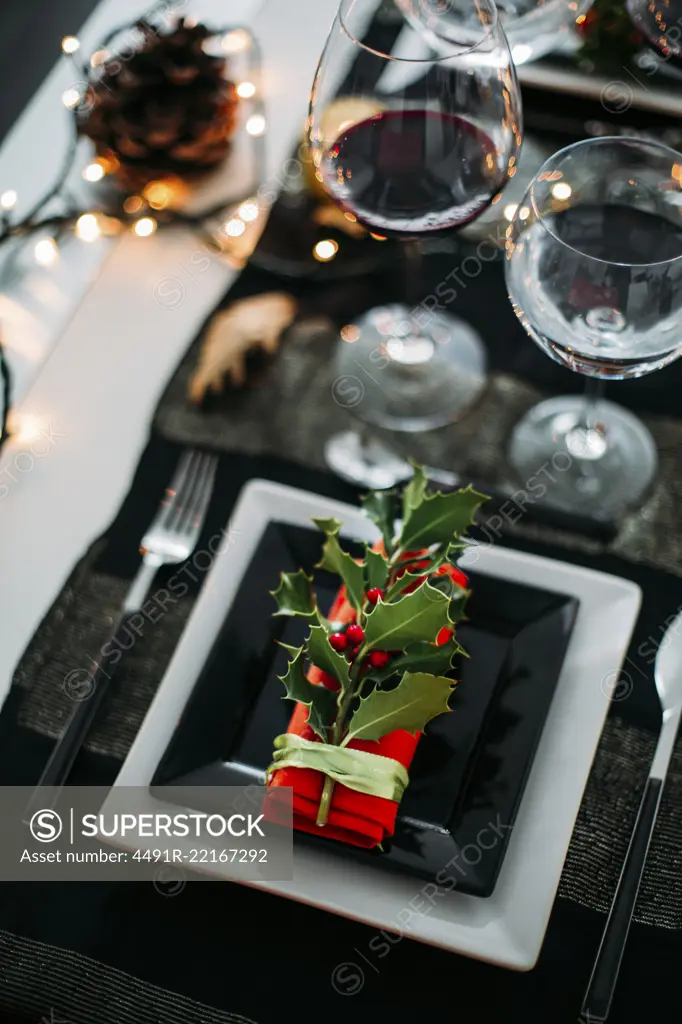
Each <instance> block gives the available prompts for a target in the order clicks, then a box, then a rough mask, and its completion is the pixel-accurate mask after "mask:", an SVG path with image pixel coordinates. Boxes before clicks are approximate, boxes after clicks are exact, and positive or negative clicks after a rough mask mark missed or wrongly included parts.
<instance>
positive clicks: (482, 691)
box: [153, 522, 578, 896]
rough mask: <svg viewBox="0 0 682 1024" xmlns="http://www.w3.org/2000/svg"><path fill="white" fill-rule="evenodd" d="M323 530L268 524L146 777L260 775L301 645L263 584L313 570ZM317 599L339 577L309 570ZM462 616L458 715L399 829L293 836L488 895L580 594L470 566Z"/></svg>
mask: <svg viewBox="0 0 682 1024" xmlns="http://www.w3.org/2000/svg"><path fill="white" fill-rule="evenodd" d="M322 541H323V537H322V535H321V534H320V533H319V532H318V531H316V530H314V529H313V528H310V529H309V528H307V527H300V526H290V525H285V524H282V523H277V522H272V523H270V524H269V525H268V527H267V529H266V531H265V532H264V534H263V537H262V540H261V543H260V545H259V547H258V550H257V552H256V554H255V555H254V557H253V559H252V561H251V565H250V567H249V569H248V572H247V573H246V575H245V577H244V579H243V581H242V585H241V587H240V590H239V593H238V596H237V598H236V600H235V602H234V604H233V605H232V607H231V608H230V610H229V612H228V613H227V614H226V617H225V622H224V624H223V627H222V629H221V631H220V634H219V636H218V638H217V640H216V642H215V644H214V646H213V649H212V651H211V653H210V655H209V657H208V659H207V661H206V664H205V665H204V667H203V671H202V673H201V675H200V677H199V680H198V681H197V684H196V687H195V689H194V691H193V693H192V696H191V698H190V700H189V702H188V704H187V707H186V708H185V711H184V714H183V715H182V717H181V719H180V721H179V723H178V726H177V728H176V730H175V733H174V735H173V738H172V740H171V742H170V744H169V746H168V748H167V750H166V752H165V754H164V757H163V759H162V761H161V763H160V765H159V768H158V769H157V772H156V775H155V777H154V780H153V785H154V786H164V785H166V786H176V785H197V786H199V785H205V786H216V785H221V784H222V785H231V786H238V785H247V784H253V782H254V780H258V779H262V777H263V773H264V771H265V769H266V768H267V766H268V765H269V764H270V761H271V759H272V758H271V755H272V741H273V739H274V737H275V736H277V735H278V734H279V733H282V732H285V731H286V728H287V725H288V722H289V718H290V716H291V712H292V710H293V707H292V705H291V703H290V702H289V701H284V700H282V699H281V698H282V693H283V687H282V684H281V682H280V681H279V679H278V678H277V676H278V675H279V674H282V673H283V672H284V671H285V666H286V654H285V652H284V651H283V650H282V649H281V648H280V647H279V646H278V645H277V644H276V643H275V640H284V641H285V642H286V643H289V644H300V643H301V642H302V641H303V637H304V635H305V632H306V625H305V623H303V622H300V621H298V620H292V619H283V618H273V617H272V612H273V610H274V607H275V606H274V602H273V599H272V597H271V596H270V593H269V591H270V590H274V589H275V587H276V586H277V583H278V580H279V575H280V573H281V572H282V571H284V572H291V571H295V570H296V569H297V568H299V567H302V568H304V569H305V570H306V571H307V572H310V573H313V566H314V565H315V563H316V562H317V561H318V560H319V557H320V550H321V544H322ZM314 575H315V586H316V590H317V594H318V598H319V602H320V606H321V608H322V610H323V611H327V610H328V609H329V607H330V606H331V603H332V601H333V599H334V597H335V592H336V587H337V585H338V578H336V577H333V576H330V575H329V574H327V573H324V572H320V571H319V570H314ZM469 575H470V579H471V585H472V588H473V595H472V598H471V601H470V605H469V614H470V618H469V620H468V621H467V622H465V623H461V624H460V626H459V627H458V638H459V640H460V642H461V643H462V644H463V646H464V647H465V649H466V650H467V651H468V652H469V654H470V656H471V657H470V658H469V659H466V658H462V659H461V663H460V664H459V665H457V666H456V670H455V676H456V677H457V678H459V679H460V685H459V686H458V687H457V689H456V691H455V694H454V696H453V700H452V707H453V714H450V715H442V716H440V718H437V719H435V720H434V721H433V722H432V723H431V724H430V726H428V727H427V731H426V735H425V736H424V737H422V740H421V742H420V744H419V747H418V750H417V754H416V757H415V759H414V761H413V764H412V767H411V769H410V780H411V781H410V785H409V787H408V789H407V791H406V793H405V796H404V797H403V800H402V803H401V806H400V812H399V816H398V822H397V827H396V832H395V835H394V837H393V839H392V840H391V842H390V843H389V844H386V845H385V850H384V852H383V853H381V852H378V851H367V850H360V849H355V848H353V847H348V846H344V845H343V844H341V843H338V842H335V841H333V840H326V839H323V838H320V839H318V838H317V837H315V836H308V835H306V834H304V833H297V834H296V841H297V842H301V843H308V844H310V843H313V844H320V843H322V844H323V845H324V846H325V848H326V849H328V850H329V849H334V850H335V851H336V852H338V854H339V856H343V857H347V856H352V857H357V858H360V859H361V860H364V861H365V862H370V863H375V864H376V866H377V867H378V868H379V867H381V868H385V869H389V868H392V869H397V870H399V871H401V872H402V873H409V874H414V875H417V876H419V877H421V878H428V879H433V878H434V877H435V876H436V875H437V873H438V872H439V871H440V870H441V869H443V868H445V866H446V865H447V864H448V862H450V864H451V867H450V869H449V871H448V873H452V875H453V876H454V877H456V878H458V889H459V891H461V892H467V893H471V894H474V895H478V896H489V895H490V894H491V893H492V891H493V888H494V886H495V881H496V879H497V875H498V873H499V870H500V867H501V866H502V861H503V859H504V854H505V851H506V847H507V844H508V840H509V836H510V834H511V828H512V826H513V824H514V819H515V816H516V812H517V809H518V806H519V802H520V800H521V797H522V795H523V790H524V786H525V782H526V778H527V776H528V772H529V770H530V767H531V765H532V762H533V756H534V754H535V750H536V747H537V744H538V741H539V739H540V735H541V733H542V728H543V725H544V722H545V718H546V716H547V712H548V710H549V706H550V703H551V700H552V695H553V693H554V689H555V687H556V683H557V680H558V678H559V673H560V670H561V665H562V662H563V659H564V654H565V651H566V647H567V644H568V640H569V638H570V634H571V630H572V628H573V624H574V621H575V616H576V612H577V609H578V602H577V601H576V599H575V598H573V597H569V596H565V595H561V594H556V593H552V592H549V591H545V590H540V589H538V588H536V587H528V586H525V585H524V584H523V583H522V582H518V583H516V582H511V581H509V580H500V579H496V578H495V577H492V576H486V575H483V574H479V573H477V572H471V573H470V574H469Z"/></svg>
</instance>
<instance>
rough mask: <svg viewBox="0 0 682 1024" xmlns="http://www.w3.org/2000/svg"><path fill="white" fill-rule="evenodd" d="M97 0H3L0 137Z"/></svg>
mask: <svg viewBox="0 0 682 1024" xmlns="http://www.w3.org/2000/svg"><path fill="white" fill-rule="evenodd" d="M96 6H97V0H0V141H1V140H3V139H4V138H5V136H6V134H7V132H8V131H9V129H10V128H11V127H12V124H13V123H14V121H16V119H17V118H18V117H19V115H20V114H21V111H22V110H23V109H24V107H25V106H26V104H27V103H28V102H29V100H30V99H31V97H32V96H33V94H34V92H35V91H36V89H37V88H38V86H39V85H40V84H41V83H42V81H43V79H44V78H45V76H46V75H47V74H48V72H49V71H50V70H51V68H52V67H53V66H54V64H55V63H56V61H57V60H58V58H59V54H60V43H61V41H62V39H63V38H64V36H66V35H74V34H77V33H78V30H79V28H80V27H81V25H82V24H83V22H84V21H85V20H86V18H87V17H88V16H89V14H90V12H91V11H92V10H93V9H94V8H95V7H96Z"/></svg>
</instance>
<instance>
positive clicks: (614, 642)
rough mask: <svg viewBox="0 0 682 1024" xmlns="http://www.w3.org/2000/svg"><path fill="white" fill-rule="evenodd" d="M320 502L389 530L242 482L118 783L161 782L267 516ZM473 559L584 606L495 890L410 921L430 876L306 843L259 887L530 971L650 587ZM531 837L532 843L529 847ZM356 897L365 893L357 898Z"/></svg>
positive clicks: (309, 498) (356, 526) (493, 557)
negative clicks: (576, 722) (164, 762)
mask: <svg viewBox="0 0 682 1024" xmlns="http://www.w3.org/2000/svg"><path fill="white" fill-rule="evenodd" d="M321 510H322V511H324V512H325V513H328V514H330V515H334V516H335V517H336V518H339V519H341V520H342V522H343V527H342V529H341V535H342V536H346V537H352V538H355V539H361V540H367V541H374V540H375V539H377V537H378V531H377V530H376V528H375V527H374V525H373V524H372V523H371V522H370V521H369V520H368V519H367V518H366V517H365V515H364V513H363V512H362V510H361V509H360V508H359V507H355V506H352V505H348V504H345V503H342V502H339V501H336V500H334V499H331V498H326V497H324V496H322V495H316V494H313V493H312V492H309V491H303V490H300V489H298V488H294V487H289V486H288V485H285V484H279V483H275V482H274V481H269V480H264V479H260V478H256V479H253V480H251V481H249V482H248V483H247V484H246V485H245V486H244V487H243V488H242V490H241V492H240V494H239V496H238V499H237V502H236V503H235V506H234V509H233V512H232V514H231V516H230V520H229V522H228V524H227V527H226V530H225V535H226V537H227V543H226V545H225V546H224V547H222V548H221V549H220V550H219V552H218V554H217V556H216V558H215V561H214V564H213V566H212V567H211V569H210V571H209V573H208V577H207V579H206V582H205V584H204V587H203V588H202V591H201V593H200V595H199V598H198V599H197V602H196V604H195V606H194V608H193V609H192V612H191V614H190V617H189V619H188V621H187V624H186V626H185V629H184V631H183V633H182V635H181V637H180V640H179V642H178V644H177V646H176V648H175V651H174V653H173V656H172V658H171V661H170V663H169V665H168V667H167V669H166V671H165V673H164V675H163V678H162V680H161V682H160V684H159V687H158V690H157V692H156V694H155V696H154V699H153V701H152V703H151V705H150V707H149V709H148V711H147V714H146V716H145V718H144V721H143V723H142V725H141V727H140V730H139V732H138V734H137V736H136V738H135V740H134V742H133V744H132V746H131V748H130V751H129V753H128V756H127V758H126V760H125V762H124V764H123V766H122V768H121V770H120V772H119V775H118V777H117V779H116V781H115V783H114V786H116V787H118V786H138V787H139V786H147V785H148V784H149V783H150V781H151V779H152V777H153V774H154V772H155V770H156V767H157V765H158V763H159V761H160V758H161V756H162V755H163V751H164V750H165V748H166V745H167V743H168V741H169V739H170V736H171V734H172V731H173V728H174V726H175V722H176V721H177V718H178V717H179V714H180V713H182V710H183V709H184V707H185V705H186V703H187V700H188V699H189V696H190V694H191V692H192V689H193V687H194V685H195V682H196V680H197V678H198V675H199V672H200V671H201V664H202V662H201V659H197V657H196V651H197V650H206V652H207V654H208V650H209V649H210V644H211V643H212V642H213V640H214V639H215V637H216V635H217V630H218V629H219V624H220V623H222V622H223V621H224V617H225V614H226V613H227V611H228V609H229V606H230V602H231V600H232V598H233V596H234V594H235V593H236V591H237V589H238V586H239V583H240V581H241V578H242V575H243V572H244V571H245V569H246V567H247V566H248V564H249V562H250V559H251V557H252V554H253V552H254V550H255V548H256V546H257V544H258V542H259V539H260V537H261V535H262V532H263V530H264V529H265V527H266V525H267V523H268V522H271V521H275V522H276V521H279V522H290V523H293V524H295V525H305V524H307V523H308V522H309V520H310V516H311V515H318V516H319V515H320V514H321ZM244 535H246V542H245V543H244V542H243V539H242V538H243V537H244ZM461 564H462V566H463V568H465V569H466V568H467V567H469V568H472V567H474V566H476V568H478V569H480V570H481V571H485V572H486V573H487V574H488V575H492V576H496V577H497V578H509V577H510V576H511V577H512V578H515V572H516V571H521V570H522V571H523V572H524V573H528V572H529V571H530V572H531V574H537V573H544V574H548V573H550V571H551V575H552V578H551V579H547V578H546V575H545V578H543V579H542V582H541V584H540V585H541V586H542V587H543V588H544V589H546V590H550V591H552V590H554V591H555V592H557V593H561V594H572V595H573V596H576V597H578V599H579V602H580V604H579V608H578V614H577V617H576V623H575V627H574V630H573V634H572V636H571V639H570V640H569V644H568V647H567V651H566V656H565V659H564V665H563V666H562V670H561V673H560V675H559V680H558V683H557V686H556V690H555V694H554V697H553V699H552V703H551V706H550V709H549V713H548V715H547V719H546V721H545V726H544V729H543V733H542V736H541V738H540V741H539V743H538V747H537V750H536V754H535V758H534V761H533V765H532V767H531V770H530V772H529V776H528V780H527V783H526V787H525V790H524V795H523V798H522V800H521V804H520V806H519V809H518V813H517V817H516V824H515V826H514V831H513V834H512V835H511V837H510V840H509V845H508V849H507V854H506V856H505V860H504V863H503V865H502V868H501V870H500V874H499V877H498V881H497V885H496V887H495V891H494V892H493V894H492V895H491V896H490V897H488V898H485V899H483V898H481V897H477V896H466V895H464V894H462V893H456V892H453V893H448V894H447V896H445V897H444V898H443V899H442V900H441V902H440V903H439V904H436V903H435V902H434V901H433V900H432V901H431V902H430V903H429V906H428V909H427V911H426V912H425V913H421V912H419V913H417V912H416V911H411V912H410V916H409V918H408V920H409V929H408V927H407V923H406V922H405V921H404V919H403V918H401V917H399V916H398V917H397V920H396V915H394V916H391V915H389V913H388V911H389V908H390V907H394V908H397V912H398V913H400V912H402V913H403V915H404V913H405V910H406V906H413V904H414V901H415V900H416V899H418V898H419V895H420V893H421V891H422V890H423V889H424V886H425V885H430V884H432V883H423V882H422V883H421V885H420V884H419V883H420V882H421V880H420V879H415V878H414V877H412V876H403V875H400V874H398V873H393V872H386V873H385V874H381V875H379V874H378V873H377V871H376V869H375V868H374V867H373V866H371V865H362V864H360V863H358V862H354V861H348V862H345V861H344V862H343V863H344V867H343V869H342V870H341V871H339V863H340V862H339V859H338V858H337V857H335V856H334V854H333V853H332V852H330V853H327V852H325V851H318V850H311V849H309V848H305V847H303V846H301V847H300V848H297V849H296V850H295V853H294V878H293V880H291V881H287V882H271V881H266V882H258V883H252V884H255V885H256V886H257V887H258V888H261V889H264V890H266V891H269V892H272V893H274V894H277V895H280V896H285V897H286V898H289V899H293V900H296V901H298V902H302V903H307V904H309V905H312V906H316V907H319V908H321V909H326V910H328V911H330V912H332V913H337V914H341V915H343V916H344V917H349V918H351V919H355V920H359V921H361V922H363V923H365V924H368V925H370V926H374V927H376V928H379V929H386V930H389V931H396V930H397V931H399V932H401V934H406V935H409V937H411V938H414V939H416V940H418V941H422V942H426V943H428V944H431V945H435V946H439V947H441V948H444V949H448V950H450V951H452V952H457V953H462V954H464V955H468V956H473V957H475V958H478V959H482V960H487V961H490V962H492V963H496V964H498V965H500V966H504V967H509V968H512V969H516V970H522V971H523V970H530V969H531V968H532V967H533V966H534V965H535V963H536V961H537V958H538V956H539V953H540V948H541V946H542V942H543V940H544V935H545V931H546V928H547V923H548V921H549V916H550V913H551V909H552V905H553V903H554V897H555V894H556V889H557V887H558V883H559V878H560V875H561V871H562V869H563V865H564V861H565V857H566V853H567V851H568V845H569V842H570V838H571V834H572V832H573V827H574V824H575V819H576V817H577V813H578V810H579V807H580V802H581V800H582V794H583V790H584V786H585V783H586V782H587V777H588V775H589V771H590V768H591V765H592V761H593V759H594V754H595V751H596V748H597V745H598V742H599V738H600V736H601V732H602V728H603V724H604V720H605V718H606V713H607V711H608V708H609V704H610V697H609V694H608V692H607V688H606V687H605V686H604V681H605V680H606V678H607V677H608V676H612V675H616V674H617V673H618V672H619V671H620V668H621V667H622V663H623V660H624V658H625V655H626V653H627V649H628V645H629V641H630V637H631V634H632V630H633V629H634V625H635V622H636V620H637V616H638V613H639V609H640V606H641V601H642V590H641V588H640V587H639V586H638V585H637V584H636V583H634V582H632V581H631V580H626V579H622V578H621V577H618V576H614V575H612V574H608V573H604V572H601V571H600V570H595V569H589V568H585V567H583V566H577V565H573V564H572V563H567V562H560V561H557V560H554V559H549V558H546V557H544V556H540V555H533V554H528V553H526V552H523V551H519V550H516V549H511V548H505V547H502V546H500V545H497V544H475V545H474V546H473V547H472V548H471V549H470V550H469V551H467V552H466V553H465V555H464V557H463V558H462V560H461ZM239 569H241V572H240V571H239ZM524 578H525V577H524ZM529 582H532V581H530V580H529ZM553 584H556V585H555V586H554V585H553ZM607 591H608V592H609V594H607ZM595 612H599V613H600V616H601V618H602V619H603V620H605V621H609V622H610V628H608V627H605V625H604V624H603V623H602V624H599V625H598V626H597V619H598V618H599V617H600V616H599V615H595ZM595 631H596V632H595ZM583 634H585V637H584V636H583ZM597 635H598V636H599V638H600V645H599V648H598V650H597V654H598V656H599V657H598V659H597V660H598V661H601V665H600V666H599V672H600V676H601V679H600V678H599V677H597V685H596V686H594V687H592V688H588V686H587V683H586V682H585V680H587V679H588V678H592V679H594V673H595V672H596V671H597V668H596V667H595V666H593V665H591V664H586V663H585V653H586V652H585V650H584V643H583V640H584V639H585V638H590V639H591V640H592V642H594V641H595V640H596V639H597ZM604 635H606V636H607V637H608V643H607V644H604V643H603V638H604ZM576 690H579V691H580V693H581V701H582V700H584V705H585V706H584V707H583V703H581V710H583V711H585V712H587V711H589V715H588V719H589V720H588V723H587V726H586V723H585V716H584V715H583V717H582V718H581V722H580V729H579V730H577V734H576V735H574V736H573V742H574V744H575V745H576V746H577V747H578V748H580V753H581V756H580V758H579V759H578V761H577V763H576V759H575V757H574V753H575V751H574V750H573V749H572V748H571V744H569V743H568V734H569V732H570V724H569V726H568V727H565V726H564V725H562V723H561V722H560V721H559V718H560V716H561V713H562V708H563V705H565V704H568V706H569V707H570V705H571V703H572V702H573V703H575V692H576ZM562 733H563V735H562ZM553 744H554V747H553V746H552V745H553ZM567 747H568V749H567ZM545 761H547V762H548V763H549V764H552V763H553V768H554V772H553V773H552V774H553V781H554V782H556V778H557V777H558V778H559V779H560V781H561V782H562V787H563V790H566V789H567V788H568V790H569V796H570V801H569V803H568V806H566V804H563V805H561V806H560V814H559V818H560V821H559V822H558V824H557V823H556V822H555V831H554V833H553V834H552V835H550V836H549V837H548V836H547V834H546V833H545V835H544V836H543V833H542V826H543V824H544V825H545V826H546V825H547V823H548V821H549V820H550V819H551V814H550V815H549V817H548V818H545V817H544V812H543V811H542V805H543V803H544V804H547V805H548V806H549V803H550V800H551V801H552V802H553V798H552V797H551V796H550V798H549V800H548V791H547V785H548V781H547V778H545V777H543V776H544V769H545V768H546V765H545V763H544V762H545ZM569 762H572V763H569ZM557 771H558V775H557ZM548 774H549V773H548ZM147 795H148V799H149V803H150V806H151V805H154V806H155V807H157V805H158V807H160V806H162V805H161V804H160V801H158V800H156V799H155V798H154V797H152V795H151V794H147ZM158 807H157V809H158ZM105 810H106V803H105V806H104V808H103V811H105ZM557 828H558V832H557ZM138 845H139V844H138ZM548 845H549V850H550V855H549V856H548V855H547V848H548ZM524 847H525V848H530V852H531V856H530V857H529V856H528V849H524ZM533 847H536V848H538V847H539V848H540V849H541V851H542V852H541V855H540V856H538V855H537V852H536V857H535V860H536V862H538V863H536V864H535V865H534V864H533V857H532V849H533ZM538 865H539V867H540V869H541V870H540V871H539V873H538ZM216 868H217V869H218V870H216V872H215V874H217V875H220V874H221V872H220V870H219V865H216ZM340 877H342V883H341V891H340V892H339V893H337V894H336V897H334V888H335V887H334V884H333V883H332V880H333V879H335V880H336V881H337V885H336V888H338V879H339V878H340ZM343 877H345V878H346V881H345V882H344V881H343ZM325 879H326V881H325ZM379 879H380V882H379V884H377V882H378V880H379ZM349 882H350V885H349ZM349 893H350V894H351V895H352V896H353V897H354V898H352V899H349ZM382 907H383V909H382ZM372 908H374V909H372ZM531 909H532V912H531Z"/></svg>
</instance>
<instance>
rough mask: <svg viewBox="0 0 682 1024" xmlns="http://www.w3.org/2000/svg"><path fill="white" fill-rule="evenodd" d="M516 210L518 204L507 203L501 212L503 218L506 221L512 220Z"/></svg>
mask: <svg viewBox="0 0 682 1024" xmlns="http://www.w3.org/2000/svg"><path fill="white" fill-rule="evenodd" d="M518 208H519V204H518V203H507V205H506V206H505V208H504V210H503V211H502V212H503V213H504V216H505V217H506V219H507V220H514V214H515V213H516V211H517V210H518Z"/></svg>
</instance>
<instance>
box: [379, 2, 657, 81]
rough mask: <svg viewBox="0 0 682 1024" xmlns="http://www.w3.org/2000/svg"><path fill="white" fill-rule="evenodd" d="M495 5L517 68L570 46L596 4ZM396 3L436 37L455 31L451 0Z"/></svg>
mask: <svg viewBox="0 0 682 1024" xmlns="http://www.w3.org/2000/svg"><path fill="white" fill-rule="evenodd" d="M496 2H497V9H498V12H499V15H500V21H501V23H502V27H503V29H504V31H505V34H506V36H507V41H508V43H509V46H510V47H511V54H512V58H513V60H514V63H515V64H516V66H517V67H518V66H519V65H520V64H527V63H529V62H530V61H532V60H539V58H540V57H544V56H545V54H547V53H552V52H556V51H558V50H561V49H562V48H563V47H565V46H566V44H569V45H570V43H571V40H572V39H573V38H575V25H576V20H577V19H578V18H579V17H580V15H581V14H585V12H586V11H588V10H589V9H590V7H591V6H592V4H593V2H594V0H496ZM635 2H639V0H635ZM641 2H642V3H646V2H647V0H641ZM660 2H661V3H663V2H665V0H660ZM396 3H397V4H398V6H399V7H400V8H401V10H403V11H404V12H405V15H406V17H408V18H409V19H410V20H412V21H413V22H415V23H418V24H420V25H421V26H422V28H423V29H424V30H425V31H426V32H429V33H431V34H432V35H433V36H436V37H444V38H446V39H447V38H448V36H449V34H450V32H451V29H452V27H454V29H455V31H456V21H454V22H453V20H452V18H451V10H452V7H451V0H396Z"/></svg>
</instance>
